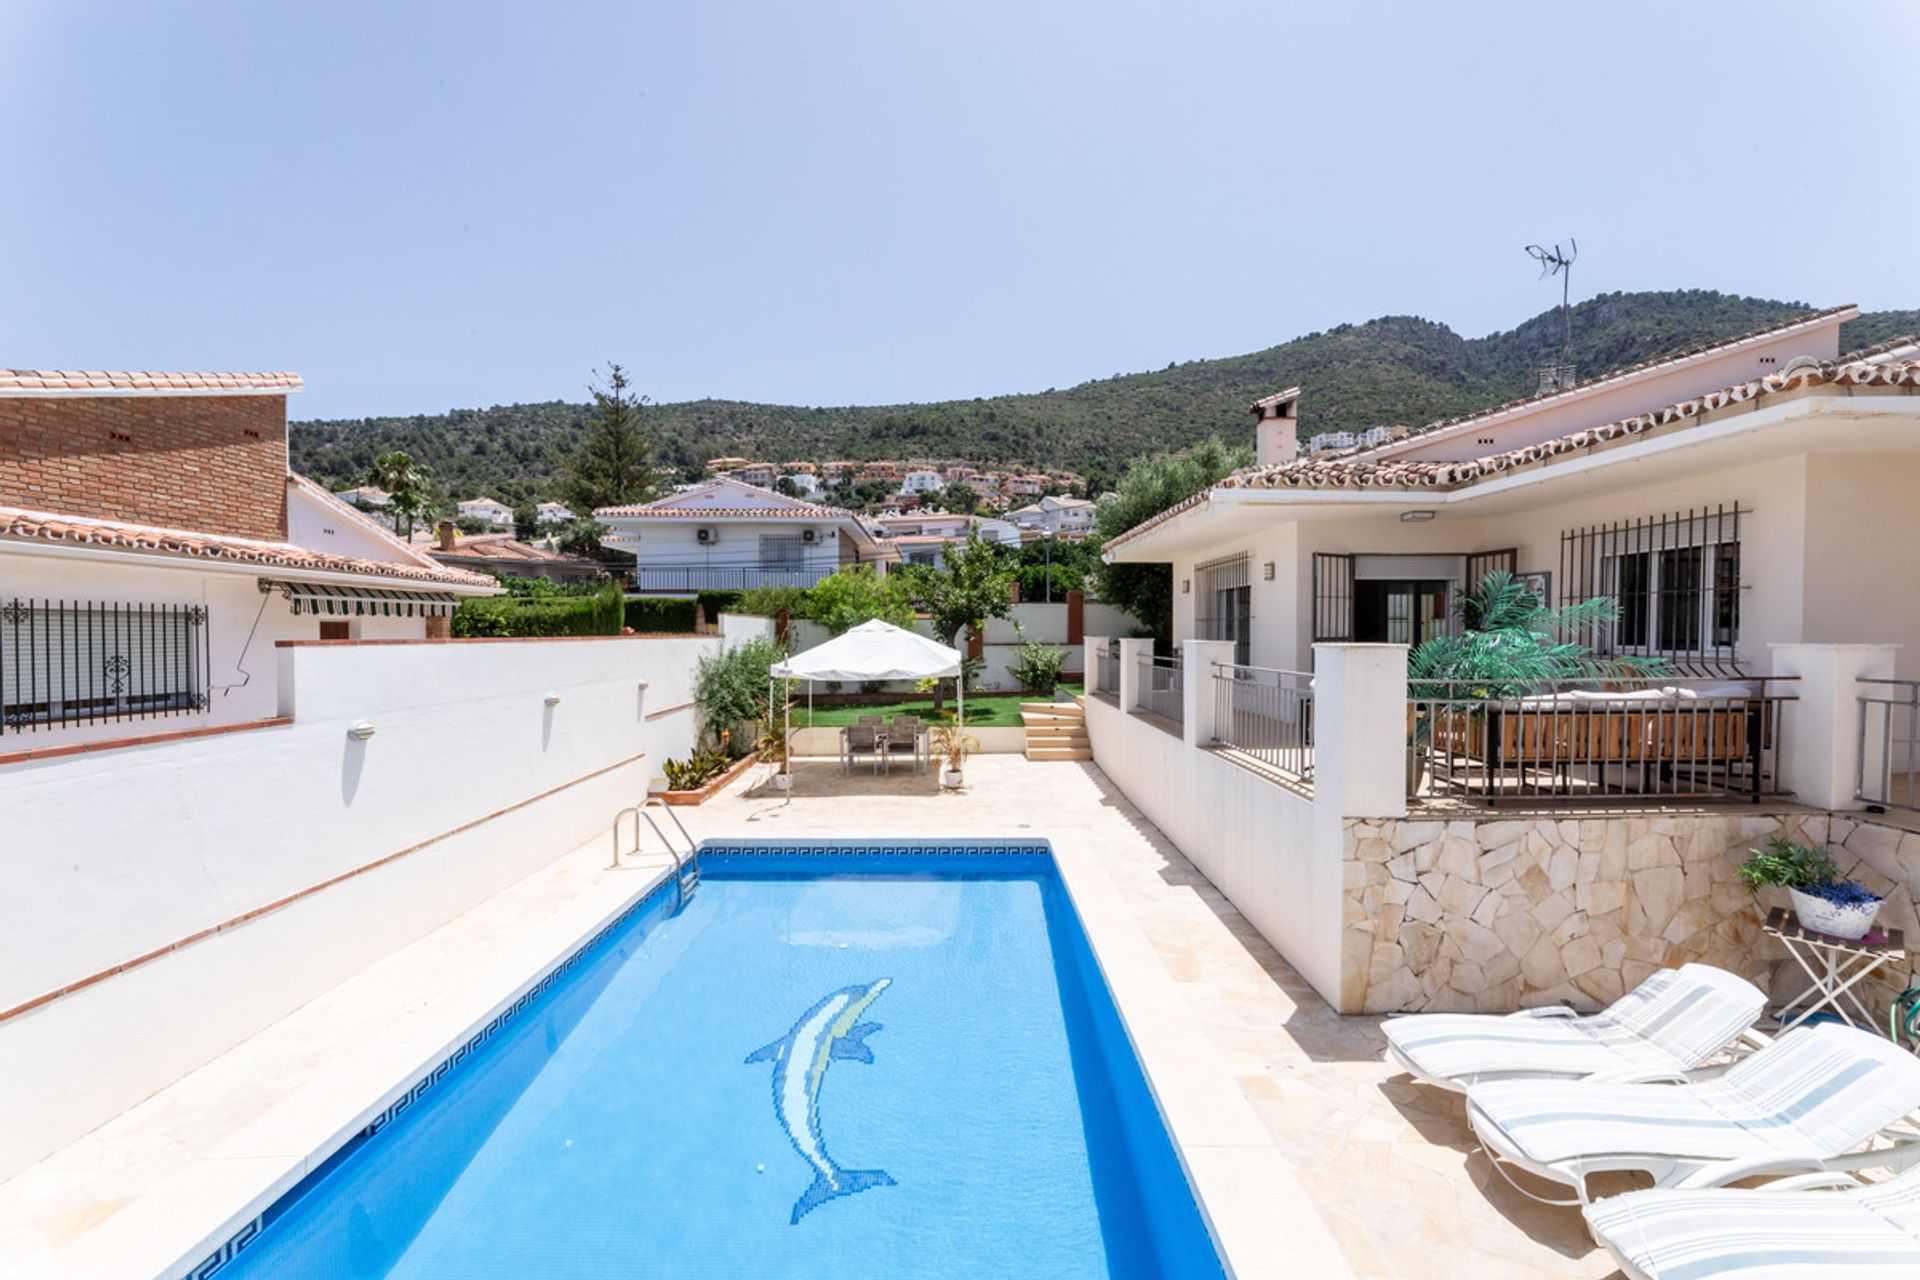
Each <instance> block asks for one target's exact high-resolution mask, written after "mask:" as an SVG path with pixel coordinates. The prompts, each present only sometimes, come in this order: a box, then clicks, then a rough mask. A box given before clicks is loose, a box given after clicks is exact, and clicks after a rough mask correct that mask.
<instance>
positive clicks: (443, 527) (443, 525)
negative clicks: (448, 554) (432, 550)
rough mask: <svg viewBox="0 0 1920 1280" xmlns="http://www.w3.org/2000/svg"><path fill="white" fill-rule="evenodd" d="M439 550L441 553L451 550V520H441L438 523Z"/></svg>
mask: <svg viewBox="0 0 1920 1280" xmlns="http://www.w3.org/2000/svg"><path fill="white" fill-rule="evenodd" d="M440 549H441V550H442V551H451V550H453V521H451V520H442V521H441V522H440Z"/></svg>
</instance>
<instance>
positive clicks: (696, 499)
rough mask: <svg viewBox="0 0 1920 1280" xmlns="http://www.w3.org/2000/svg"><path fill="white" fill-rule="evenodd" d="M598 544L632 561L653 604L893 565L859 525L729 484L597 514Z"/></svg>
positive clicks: (833, 511) (833, 512) (835, 510)
mask: <svg viewBox="0 0 1920 1280" xmlns="http://www.w3.org/2000/svg"><path fill="white" fill-rule="evenodd" d="M593 514H594V518H595V519H596V520H599V521H600V522H601V523H602V524H604V525H606V526H607V528H608V529H609V530H610V531H611V532H610V534H609V535H608V536H607V537H605V538H604V539H603V541H604V542H605V543H606V544H607V545H608V546H612V547H617V548H619V549H620V550H622V551H628V552H631V553H632V554H633V556H634V559H635V570H634V588H635V590H637V591H640V592H645V593H653V594H666V595H673V594H685V593H687V592H692V591H737V590H742V589H744V588H747V587H756V586H775V585H790V586H803V587H804V586H811V585H812V584H813V583H815V582H817V581H819V580H820V579H821V578H823V577H825V576H826V575H827V574H829V573H832V572H834V571H835V570H836V569H839V568H840V567H841V566H843V565H851V564H873V565H875V566H876V567H879V568H881V571H882V572H884V562H885V561H886V560H887V559H890V558H891V557H890V556H887V555H884V554H883V553H882V548H881V545H880V543H879V542H878V540H876V539H875V537H874V535H873V534H872V533H871V532H869V531H868V530H867V528H866V527H865V526H864V525H862V524H861V523H860V520H859V518H858V517H857V516H855V515H854V514H853V512H851V511H847V510H845V509H844V508H841V507H827V506H820V505H818V504H816V503H811V502H804V501H802V500H800V499H798V498H789V497H786V496H785V495H784V494H779V493H775V492H774V491H773V490H771V489H763V488H760V487H759V486H757V485H750V484H745V483H743V482H741V481H739V480H736V479H734V478H733V476H731V475H726V476H717V477H715V478H714V479H711V480H707V481H703V482H702V483H700V484H697V485H694V486H692V487H691V488H689V489H687V490H685V491H684V492H681V493H675V494H672V495H670V496H668V497H665V498H661V499H658V500H657V501H654V502H648V503H642V504H639V505H635V506H623V507H601V508H600V509H598V510H597V511H595V512H594V513H593Z"/></svg>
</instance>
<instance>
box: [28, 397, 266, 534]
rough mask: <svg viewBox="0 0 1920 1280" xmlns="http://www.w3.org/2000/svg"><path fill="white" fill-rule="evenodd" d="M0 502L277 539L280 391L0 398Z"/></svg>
mask: <svg viewBox="0 0 1920 1280" xmlns="http://www.w3.org/2000/svg"><path fill="white" fill-rule="evenodd" d="M0 505H5V506H14V507H25V508H28V509H30V510H35V511H49V512H54V513H57V514H62V515H80V516H93V517H96V518H99V519H103V520H127V521H131V522H133V523H136V524H156V525H165V526H168V527H172V528H180V529H191V530H196V531H201V532H206V533H224V534H233V535H237V536H240V537H248V538H266V539H271V540H274V541H280V540H283V539H285V538H286V536H287V400H286V397H285V396H273V395H242V396H77V397H70V398H69V397H48V398H37V397H21V398H0Z"/></svg>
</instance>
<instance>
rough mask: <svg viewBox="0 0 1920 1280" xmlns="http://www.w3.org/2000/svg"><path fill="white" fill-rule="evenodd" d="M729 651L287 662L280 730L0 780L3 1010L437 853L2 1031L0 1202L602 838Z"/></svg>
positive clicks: (567, 648)
mask: <svg viewBox="0 0 1920 1280" xmlns="http://www.w3.org/2000/svg"><path fill="white" fill-rule="evenodd" d="M719 644H720V641H719V639H718V638H717V637H716V638H699V639H695V638H688V639H685V640H680V639H633V640H618V639H612V638H607V639H581V640H538V641H478V642H469V643H460V642H455V643H451V644H433V643H402V644H365V645H354V644H319V645H295V646H289V647H283V648H280V649H279V650H278V651H277V660H278V664H279V677H280V679H279V683H280V689H281V706H280V710H281V711H282V713H283V714H290V715H292V716H293V718H294V723H293V724H291V725H286V726H276V727H267V728H260V729H249V730H244V731H241V732H234V733H225V734H219V735H215V736H209V737H203V738H189V739H184V740H176V741H171V742H164V743H158V744H154V745H151V746H144V747H129V748H121V749H113V750H105V751H97V752H92V753H88V754H83V755H75V756H67V757H58V758H53V759H47V760H39V761H28V762H25V763H22V764H15V765H11V766H6V767H5V768H0V804H4V811H5V814H6V823H7V831H8V839H7V847H8V856H7V858H6V860H5V862H4V864H0V877H4V879H0V1009H10V1008H13V1007H15V1006H16V1005H19V1004H22V1003H25V1002H27V1001H30V1000H33V999H34V998H36V997H39V996H41V995H43V994H45V993H48V992H51V991H55V990H59V989H61V988H63V987H65V986H67V985H69V984H72V983H76V982H81V981H84V980H86V979H88V978H91V977H93V976H95V975H98V974H100V973H102V972H104V971H107V970H110V969H112V968H113V967H114V966H116V965H121V964H125V963H126V962H128V961H131V960H135V959H136V958H139V957H143V956H146V955H147V954H149V953H151V952H154V951H156V950H160V949H162V948H166V947H169V946H171V945H173V944H176V943H178V942H180V941H182V940H183V939H188V938H191V937H193V936H194V935H195V934H196V933H199V932H200V931H203V930H207V929H211V928H214V927H215V926H218V925H220V924H222V923H224V922H228V921H232V920H233V919H234V918H235V917H237V916H242V915H245V914H246V913H249V912H252V911H256V910H258V909H260V908H263V907H267V906H269V905H270V904H273V903H275V902H278V901H279V900H281V899H283V898H286V897H288V896H290V895H295V894H301V893H303V892H305V891H308V890H312V889H313V888H314V887H315V886H317V885H319V884H321V883H322V882H324V881H326V880H328V879H329V878H331V877H334V876H340V875H343V874H346V873H350V872H353V871H355V870H356V869H358V868H362V867H366V866H367V865H368V864H370V863H374V862H377V861H379V860H380V859H382V858H386V857H389V856H390V855H394V854H398V853H401V852H402V851H404V850H408V849H410V848H411V847H412V846H415V845H417V844H420V843H421V842H431V843H427V844H425V845H424V847H421V848H419V849H417V850H415V851H413V852H408V853H405V854H404V855H403V856H400V857H398V858H395V859H394V860H393V861H391V862H388V863H386V864H385V865H382V866H379V867H378V868H376V869H373V870H370V871H367V872H366V873H365V874H360V875H355V876H353V877H352V878H350V879H346V880H343V881H341V882H340V883H338V884H335V885H332V886H330V887H327V888H324V889H320V890H318V891H317V892H313V893H311V895H310V896H305V897H301V898H300V899H299V900H298V901H295V902H292V903H290V904H288V905H285V906H282V907H280V908H278V909H275V910H272V911H269V912H266V913H265V914H262V915H260V916H258V917H256V918H253V919H251V920H248V921H246V922H245V923H242V924H239V925H237V926H234V927H232V928H229V929H226V930H224V931H221V932H217V933H214V934H213V935H211V936H209V937H206V938H204V939H202V940H199V941H195V942H192V943H190V944H189V945H186V946H183V947H179V948H178V949H177V950H173V951H170V952H168V953H166V954H164V955H161V956H160V957H159V958H157V959H154V960H152V961H150V962H148V963H143V964H140V965H138V966H136V967H134V968H131V969H129V970H127V971H126V972H124V973H120V974H117V975H115V976H111V977H106V978H104V979H101V980H98V981H96V982H94V983H93V984H92V985H89V986H86V987H85V988H83V989H81V990H78V991H76V992H74V993H72V994H70V995H66V996H63V997H61V998H59V999H55V1000H53V1001H51V1002H49V1003H46V1004H42V1005H40V1006H38V1007H37V1008H34V1009H32V1010H30V1011H28V1012H26V1013H23V1014H20V1015H18V1016H15V1017H13V1018H10V1019H8V1020H7V1021H5V1022H0V1079H3V1080H5V1081H6V1082H7V1107H6V1114H7V1116H8V1121H7V1123H6V1125H4V1126H0V1177H5V1176H6V1175H8V1174H10V1173H12V1172H15V1171H17V1170H18V1169H20V1168H21V1167H23V1166H24V1165H26V1164H29V1163H32V1162H33V1161H34V1160H37V1159H39V1158H40V1157H41V1156H44V1155H45V1154H47V1153H48V1152H50V1151H52V1150H55V1149H57V1148H58V1147H60V1146H61V1145H63V1144H65V1143H66V1142H69V1141H71V1140H72V1139H74V1138H76V1137H78V1136H79V1135H80V1134H82V1133H84V1132H86V1131H87V1130H89V1129H91V1128H93V1127H95V1126H97V1125H99V1124H101V1123H102V1122H104V1121H106V1120H108V1119H111V1118H112V1117H113V1116H115V1115H117V1114H119V1113H120V1112H121V1111H123V1110H125V1109H126V1108H127V1107H129V1106H131V1105H132V1104H133V1103H135V1102H138V1101H139V1100H140V1099H142V1098H144V1097H146V1096H147V1095H149V1094H151V1093H153V1092H154V1091H155V1090H157V1089H159V1088H161V1087H162V1086H164V1085H166V1084H168V1083H169V1082H171V1081H172V1080H174V1079H176V1078H178V1077H179V1076H181V1075H183V1074H185V1073H186V1072H188V1071H190V1070H192V1069H194V1068H195V1067H197V1066H199V1065H201V1064H202V1063H204V1062H206V1061H208V1060H209V1059H211V1058H213V1057H215V1056H217V1055H219V1054H220V1053H222V1052H224V1051H225V1050H226V1049H228V1048H230V1047H232V1046H233V1045H234V1044H237V1043H238V1042H239V1041H241V1040H243V1039H245V1038H246V1037H247V1036H249V1035H251V1034H253V1033H254V1032H255V1031H257V1030H259V1029H260V1028H261V1027H264V1026H266V1025H267V1024H269V1023H271V1022H272V1021H274V1020H275V1019H277V1018H279V1017H281V1016H283V1015H284V1014H286V1013H287V1012H288V1011H290V1010H292V1009H293V1008H295V1007H297V1006H298V1005H300V1004H301V1003H303V1002H305V1001H306V1000H308V999H311V998H312V997H313V996H315V995H317V994H318V993H320V992H322V991H324V990H326V989H327V988H329V987H331V986H333V985H335V984H336V983H338V982H340V981H341V980H343V979H344V978H346V977H348V976H350V975H352V974H353V973H356V972H358V971H360V970H361V969H364V968H365V967H367V966H368V965H370V964H372V963H374V962H375V961H377V960H379V959H381V958H382V957H384V956H386V955H388V954H389V953H391V952H393V951H394V950H396V949H398V948H399V947H402V946H404V945H406V944H407V943H410V942H412V941H414V940H415V939H417V938H419V937H421V936H422V935H424V934H426V933H428V932H429V931H431V930H432V929H434V928H436V927H438V926H439V925H441V924H443V923H445V922H446V921H448V920H450V919H452V918H453V917H454V916H456V915H459V914H460V913H461V912H464V911H466V910H468V909H469V908H471V907H473V906H474V905H476V904H477V903H479V902H480V901H482V900H483V899H485V898H486V897H488V896H489V895H491V894H493V893H495V892H497V891H499V890H500V889H502V888H504V887H505V886H506V885H508V884H511V883H513V882H514V881H516V880H518V879H520V878H522V877H524V876H526V875H528V874H529V873H531V872H533V871H534V870H536V869H538V868H539V867H541V866H543V865H545V864H546V863H548V862H550V861H552V860H553V859H554V858H555V857H558V856H559V855H561V854H563V853H565V852H567V851H568V850H570V849H573V848H577V847H578V846H579V845H581V844H583V843H585V842H586V841H587V840H589V839H591V838H592V837H593V836H595V835H596V834H597V833H599V832H602V831H605V830H606V829H607V827H608V825H609V823H610V821H611V818H612V815H613V812H614V810H616V809H617V808H619V807H621V806H623V805H626V804H631V803H634V802H635V801H637V800H638V799H640V798H641V797H642V796H644V795H645V793H646V789H647V783H648V780H649V777H650V776H651V775H653V774H657V773H658V771H659V765H660V761H661V760H663V759H664V758H665V757H666V755H668V754H682V753H684V751H685V749H686V745H687V744H688V743H690V742H691V739H692V733H693V710H692V708H691V707H690V706H688V705H686V704H688V703H689V702H690V701H691V696H692V695H691V680H692V671H693V666H694V663H695V661H696V659H697V658H698V656H699V655H701V654H703V653H707V652H712V651H714V650H715V649H717V648H718V646H719ZM643 683H644V684H645V686H646V687H645V689H644V690H643V688H642V686H643ZM550 694H551V695H557V696H558V698H559V702H558V703H557V704H556V705H553V706H548V705H547V697H548V695H550ZM361 720H364V721H368V722H370V723H372V724H373V726H374V735H373V737H372V738H371V739H369V740H366V741H364V742H362V741H355V740H353V739H351V738H350V737H349V736H348V734H347V728H348V726H349V725H351V724H353V723H354V722H356V721H361ZM642 752H645V753H646V754H645V756H644V758H637V757H641V753H642ZM503 811H505V812H503ZM490 815H494V816H490ZM471 823H477V824H478V825H475V826H472V827H468V825H467V824H471ZM463 828H465V829H463Z"/></svg>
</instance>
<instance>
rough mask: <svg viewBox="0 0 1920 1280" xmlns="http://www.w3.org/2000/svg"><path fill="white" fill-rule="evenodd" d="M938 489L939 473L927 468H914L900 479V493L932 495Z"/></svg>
mask: <svg viewBox="0 0 1920 1280" xmlns="http://www.w3.org/2000/svg"><path fill="white" fill-rule="evenodd" d="M939 487H940V473H939V472H938V471H935V470H933V469H931V468H929V467H915V468H914V469H913V470H911V471H908V472H906V473H905V474H904V475H902V476H901V477H900V492H901V493H932V492H933V491H934V490H936V489H938V488H939Z"/></svg>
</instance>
